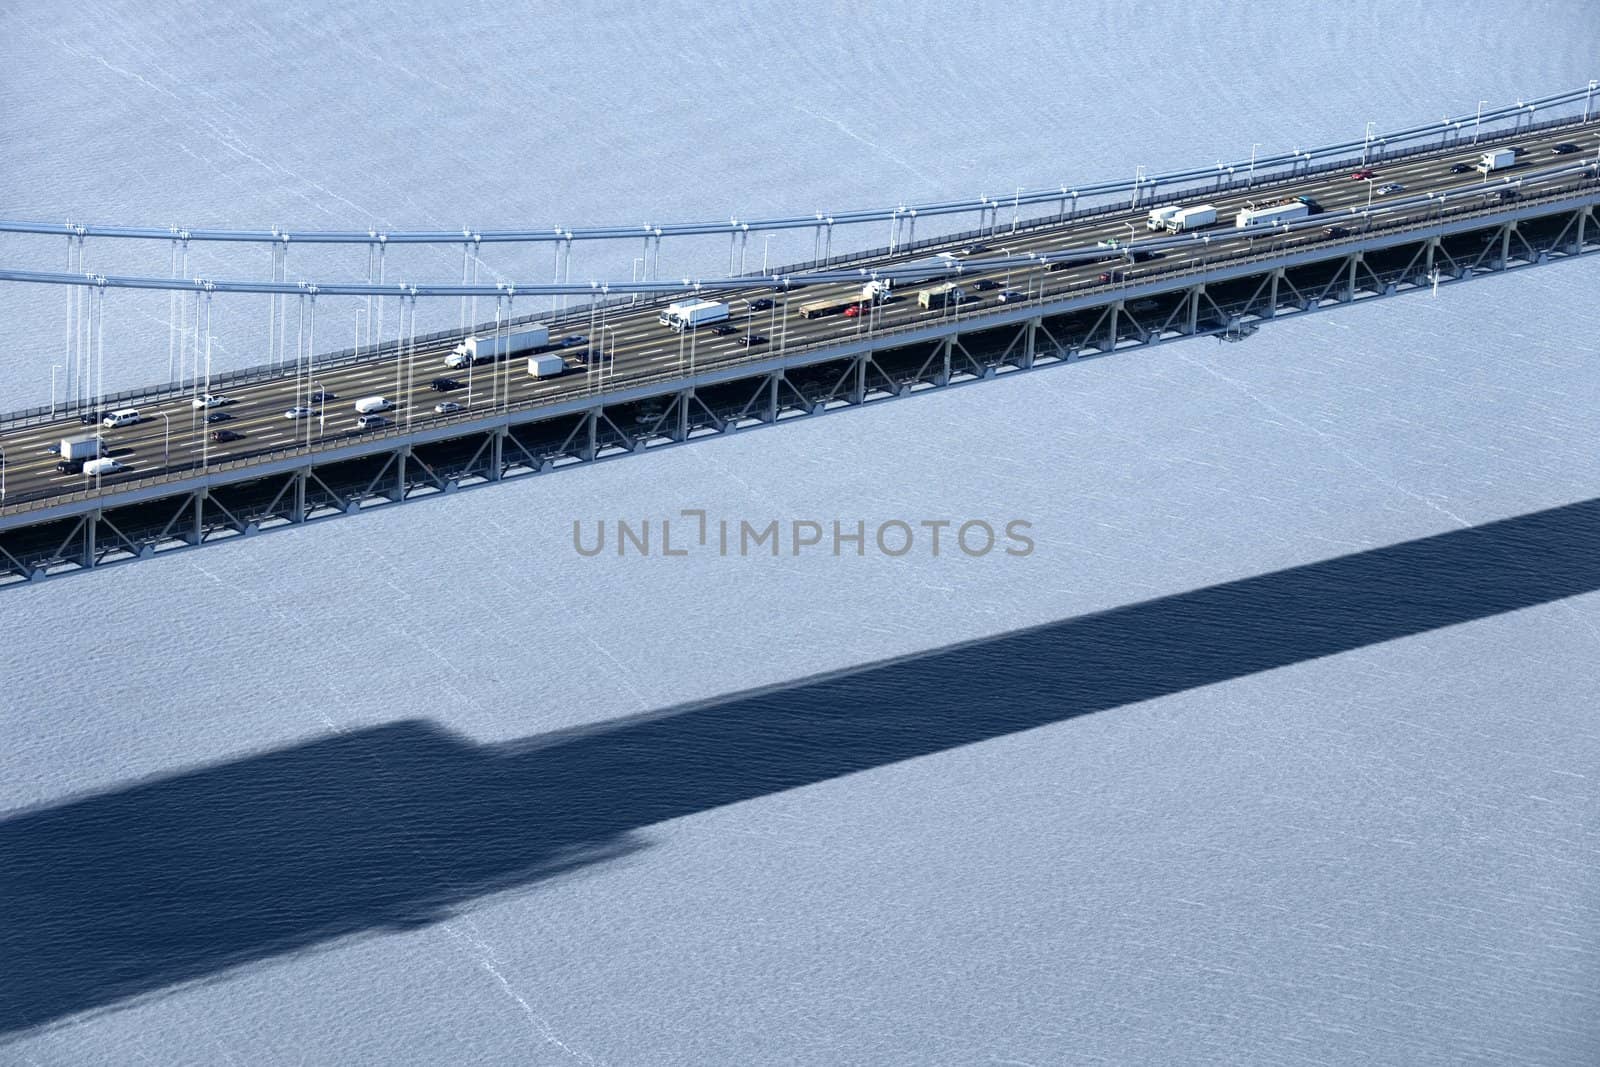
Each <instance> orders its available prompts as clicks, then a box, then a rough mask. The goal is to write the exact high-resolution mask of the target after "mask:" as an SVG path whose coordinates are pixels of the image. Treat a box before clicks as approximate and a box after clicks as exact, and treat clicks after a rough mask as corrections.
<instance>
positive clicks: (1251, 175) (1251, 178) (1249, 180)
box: [1244, 141, 1261, 189]
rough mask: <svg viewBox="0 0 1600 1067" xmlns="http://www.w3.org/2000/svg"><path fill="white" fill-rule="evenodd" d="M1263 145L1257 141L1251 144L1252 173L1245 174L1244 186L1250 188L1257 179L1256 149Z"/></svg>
mask: <svg viewBox="0 0 1600 1067" xmlns="http://www.w3.org/2000/svg"><path fill="white" fill-rule="evenodd" d="M1260 147H1261V142H1260V141H1256V142H1254V143H1253V144H1251V145H1250V173H1249V174H1248V175H1246V176H1245V180H1244V187H1245V188H1246V189H1248V188H1250V187H1251V186H1252V185H1254V184H1255V180H1256V149H1258V148H1260Z"/></svg>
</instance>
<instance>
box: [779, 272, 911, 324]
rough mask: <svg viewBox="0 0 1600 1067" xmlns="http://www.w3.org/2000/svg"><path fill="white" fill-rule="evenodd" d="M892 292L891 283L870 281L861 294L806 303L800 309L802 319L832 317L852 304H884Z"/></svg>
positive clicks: (829, 297)
mask: <svg viewBox="0 0 1600 1067" xmlns="http://www.w3.org/2000/svg"><path fill="white" fill-rule="evenodd" d="M891 291H892V290H891V289H890V286H889V283H888V282H886V281H878V280H874V281H870V282H868V283H867V284H866V285H863V286H862V287H861V291H860V292H853V291H847V292H843V293H837V294H835V295H833V296H822V297H818V298H817V299H815V300H808V301H806V302H805V303H804V304H801V305H800V307H799V312H800V317H801V318H803V319H814V318H817V317H818V316H820V315H831V314H833V313H834V312H835V311H843V310H845V309H846V308H848V307H850V306H851V305H852V304H876V303H882V302H883V301H885V300H887V299H889V294H890V292H891Z"/></svg>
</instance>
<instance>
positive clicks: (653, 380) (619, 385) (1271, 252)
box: [0, 181, 1600, 515]
mask: <svg viewBox="0 0 1600 1067" xmlns="http://www.w3.org/2000/svg"><path fill="white" fill-rule="evenodd" d="M1581 192H1588V193H1589V194H1590V199H1589V201H1588V202H1589V203H1600V189H1596V188H1595V184H1594V182H1593V181H1577V182H1573V183H1571V184H1568V185H1563V186H1560V187H1558V188H1555V189H1549V190H1544V191H1542V192H1540V193H1537V194H1527V195H1524V196H1523V197H1522V198H1521V199H1520V200H1519V201H1518V202H1517V205H1516V208H1509V209H1508V208H1507V206H1506V205H1504V204H1496V205H1490V206H1472V205H1462V206H1460V207H1456V208H1441V209H1437V210H1432V211H1428V212H1425V213H1424V217H1422V218H1420V219H1418V218H1413V217H1410V216H1406V217H1403V218H1396V219H1395V220H1393V221H1392V222H1386V223H1380V224H1377V225H1373V226H1371V227H1370V229H1368V230H1366V231H1363V232H1361V233H1360V234H1352V235H1351V236H1350V237H1349V238H1343V239H1325V238H1320V239H1319V238H1318V237H1316V236H1311V237H1310V239H1302V240H1299V241H1293V240H1290V239H1285V238H1282V237H1279V238H1278V239H1276V240H1275V241H1272V242H1271V245H1278V244H1279V243H1280V242H1281V247H1270V246H1269V248H1268V249H1267V250H1266V251H1257V250H1254V249H1245V250H1241V251H1233V252H1223V253H1218V254H1216V255H1213V256H1211V257H1209V258H1207V259H1205V260H1204V261H1203V262H1200V263H1198V264H1196V263H1195V261H1194V259H1193V258H1191V259H1189V261H1188V263H1189V265H1187V266H1183V267H1178V268H1177V269H1170V270H1151V271H1149V272H1148V273H1144V274H1141V275H1139V276H1137V278H1124V280H1122V281H1114V282H1111V283H1107V284H1102V283H1099V282H1078V283H1073V284H1069V285H1065V286H1063V287H1062V288H1061V289H1059V290H1057V291H1055V292H1054V293H1050V294H1048V295H1046V292H1045V290H1044V289H1043V288H1041V289H1040V292H1039V295H1038V296H1037V297H1034V298H1031V299H1030V300H1029V301H1028V302H1027V303H1023V304H1008V305H1003V306H996V305H990V304H982V305H979V306H975V307H973V308H972V309H971V310H961V309H960V308H959V307H958V308H957V310H956V311H955V312H954V313H953V314H949V315H942V316H941V317H940V318H939V319H932V320H924V321H921V322H915V323H907V324H904V325H900V326H891V327H887V328H881V329H877V330H873V331H870V332H868V331H863V332H862V334H861V337H863V338H866V339H870V340H874V341H876V340H879V339H883V338H893V337H896V336H899V335H903V334H907V333H910V332H912V331H924V330H926V329H927V328H928V327H929V325H930V324H936V323H938V322H940V321H944V322H949V323H950V324H952V325H955V324H958V323H959V324H962V325H966V326H968V327H969V329H970V328H972V324H974V323H980V324H981V321H982V320H983V319H984V318H986V317H991V318H992V317H998V316H1001V315H1005V314H1010V313H1014V312H1015V310H1016V309H1017V308H1018V307H1027V306H1033V307H1036V308H1038V309H1040V310H1041V311H1042V310H1043V309H1044V308H1046V307H1047V306H1048V305H1050V304H1053V303H1060V302H1061V301H1062V300H1063V299H1064V298H1066V297H1069V296H1071V297H1077V296H1082V295H1086V294H1088V293H1091V292H1095V291H1104V292H1106V293H1107V294H1108V295H1110V294H1115V293H1116V292H1119V291H1122V290H1125V289H1128V288H1132V287H1135V286H1139V287H1144V286H1148V285H1150V284H1151V283H1153V282H1167V281H1172V282H1175V283H1177V284H1175V285H1173V286H1172V288H1182V287H1183V286H1184V284H1185V282H1186V280H1190V279H1197V278H1202V277H1205V276H1208V275H1211V274H1214V273H1215V272H1216V271H1217V270H1218V269H1219V268H1220V267H1222V266H1223V265H1228V266H1237V265H1240V264H1244V263H1250V262H1256V263H1261V264H1263V265H1267V264H1270V263H1271V262H1272V261H1274V260H1278V259H1281V258H1283V256H1284V254H1285V253H1287V252H1288V251H1289V250H1290V249H1296V250H1303V249H1305V248H1307V247H1311V246H1317V247H1326V248H1328V249H1329V250H1330V251H1333V250H1336V249H1337V248H1338V247H1340V246H1345V245H1352V246H1353V245H1359V244H1362V243H1364V242H1367V241H1370V240H1371V238H1373V237H1374V236H1397V237H1398V236H1403V235H1404V234H1405V233H1406V232H1410V231H1415V230H1422V229H1427V228H1429V227H1432V226H1436V225H1438V224H1439V223H1440V222H1442V221H1444V220H1446V219H1458V218H1467V217H1473V216H1487V215H1496V214H1504V213H1506V212H1507V211H1508V210H1517V209H1520V208H1524V207H1536V206H1539V205H1541V204H1549V203H1553V202H1556V201H1560V200H1570V199H1572V198H1573V195H1574V194H1575V193H1581ZM974 303H976V302H974ZM978 328H981V326H980V327H978ZM855 339H856V338H854V337H850V338H837V337H836V338H826V339H820V340H814V341H808V342H802V343H799V344H797V345H794V346H788V345H785V346H784V348H783V349H782V350H781V352H780V353H778V355H779V356H780V357H782V358H787V357H788V356H789V355H791V354H805V353H811V352H817V351H824V350H826V349H828V348H835V347H838V346H839V345H841V344H843V343H849V342H851V341H853V340H855ZM880 347H882V346H880ZM772 358H774V353H773V352H772V351H771V350H765V351H762V352H760V353H753V352H747V353H742V354H733V355H732V356H730V357H727V358H723V359H717V360H712V361H710V362H707V363H702V364H701V365H700V367H699V368H698V369H699V370H700V371H712V370H717V371H721V370H725V369H728V368H735V367H739V366H743V365H753V364H756V363H762V362H767V361H770V360H771V359H772ZM824 358H826V357H824ZM818 362H821V360H818ZM686 380H689V379H688V377H687V376H686V375H684V374H683V373H682V372H681V371H676V370H673V371H658V372H654V373H642V374H630V375H624V376H621V377H619V378H609V377H608V379H607V386H608V387H607V388H602V389H600V390H598V391H596V392H595V393H593V394H589V395H590V396H592V398H593V401H594V404H596V405H600V404H604V403H606V400H605V397H606V396H607V394H608V392H615V391H620V390H622V389H629V390H637V389H639V388H643V387H649V386H652V385H657V384H670V383H674V382H684V381H686ZM571 399H573V397H572V395H571V394H564V395H559V396H553V397H529V398H525V399H523V400H519V401H516V402H515V403H510V404H505V405H502V406H500V407H499V408H497V409H496V410H495V411H494V412H492V413H488V414H485V413H484V412H483V411H477V412H462V413H459V414H455V415H447V416H442V417H441V416H433V417H430V418H428V419H427V420H426V426H425V427H422V428H425V429H434V428H437V427H442V426H450V425H452V424H455V425H466V424H469V423H473V422H481V421H482V420H484V419H485V418H504V417H506V416H508V415H510V414H512V413H521V412H527V411H535V410H537V409H539V408H541V407H551V406H554V405H556V404H561V403H566V402H568V401H570V400H571ZM414 432H416V428H411V427H403V426H400V425H395V426H392V427H389V428H386V429H382V430H379V431H376V432H368V433H362V434H360V435H358V436H355V437H352V436H351V435H341V437H342V438H343V439H344V441H345V442H346V443H360V444H367V443H369V442H375V441H382V440H387V439H403V438H405V437H407V436H409V435H411V434H413V433H414ZM327 450H328V447H327V446H326V445H324V444H323V443H321V442H319V444H318V445H315V446H302V445H296V446H292V447H288V448H275V449H264V450H261V451H258V452H251V453H247V454H245V455H237V456H235V457H233V458H230V459H228V460H222V461H214V462H210V463H207V464H205V465H204V466H202V465H201V464H200V463H197V462H194V461H190V462H189V463H187V464H184V465H182V466H175V467H171V468H168V469H166V470H164V471H163V472H162V473H161V474H158V475H151V476H149V477H144V478H137V479H130V480H121V481H118V482H117V483H116V485H115V486H114V487H111V489H110V491H112V492H117V491H123V490H128V489H139V488H145V487H149V486H153V485H159V484H162V483H166V482H172V481H176V480H181V479H182V478H184V477H188V476H191V475H192V474H194V473H195V472H197V471H204V472H206V473H211V472H220V471H230V470H237V469H242V468H245V467H250V466H258V465H261V464H263V463H267V462H271V461H275V460H281V459H288V458H294V457H298V456H311V455H316V454H318V453H323V452H326V451H327ZM104 495H105V491H104V490H101V491H96V490H88V489H85V490H81V491H73V492H69V493H48V494H33V495H30V496H28V497H27V498H25V499H24V500H21V501H17V502H15V503H8V504H6V505H5V506H4V507H0V515H9V514H17V513H20V512H23V511H29V510H34V509H35V508H36V507H37V506H38V504H39V503H40V502H41V501H48V502H50V503H51V504H58V503H66V502H71V501H76V500H87V499H92V498H97V497H102V496H104Z"/></svg>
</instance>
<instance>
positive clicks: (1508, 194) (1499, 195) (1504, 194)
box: [1494, 189, 1517, 200]
mask: <svg viewBox="0 0 1600 1067" xmlns="http://www.w3.org/2000/svg"><path fill="white" fill-rule="evenodd" d="M1494 198H1495V199H1496V200H1515V199H1516V198H1517V191H1516V190H1515V189H1501V190H1499V191H1498V192H1496V193H1495V194H1494Z"/></svg>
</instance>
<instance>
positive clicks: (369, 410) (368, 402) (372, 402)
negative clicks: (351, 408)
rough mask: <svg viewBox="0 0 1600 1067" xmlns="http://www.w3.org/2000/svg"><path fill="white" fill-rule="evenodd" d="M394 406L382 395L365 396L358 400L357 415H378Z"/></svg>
mask: <svg viewBox="0 0 1600 1067" xmlns="http://www.w3.org/2000/svg"><path fill="white" fill-rule="evenodd" d="M392 407H394V405H393V404H391V403H389V401H388V400H386V399H384V398H383V397H381V396H364V397H362V398H361V399H360V400H357V401H356V414H357V415H376V414H377V413H378V412H380V411H388V410H389V409H390V408H392Z"/></svg>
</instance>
